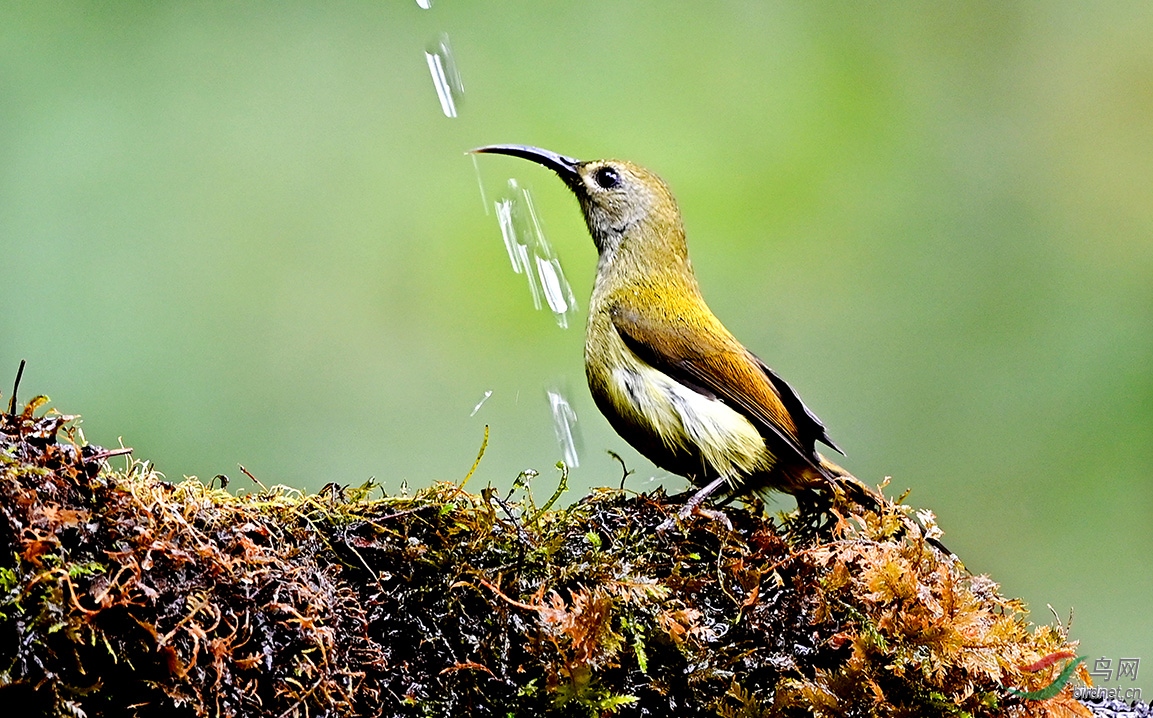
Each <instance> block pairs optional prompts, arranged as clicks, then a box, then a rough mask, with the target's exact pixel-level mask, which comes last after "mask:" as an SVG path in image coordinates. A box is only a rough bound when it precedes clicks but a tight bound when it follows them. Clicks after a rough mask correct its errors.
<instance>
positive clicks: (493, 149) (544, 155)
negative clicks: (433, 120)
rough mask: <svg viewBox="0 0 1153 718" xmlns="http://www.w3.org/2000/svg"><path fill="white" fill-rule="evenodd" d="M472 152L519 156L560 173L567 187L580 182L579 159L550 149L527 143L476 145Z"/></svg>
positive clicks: (574, 185) (573, 186) (575, 185)
mask: <svg viewBox="0 0 1153 718" xmlns="http://www.w3.org/2000/svg"><path fill="white" fill-rule="evenodd" d="M469 152H470V153H472V154H494V155H509V156H510V157H519V158H521V159H522V160H528V161H529V162H536V163H537V164H538V165H543V166H545V167H548V168H549V169H550V170H552V171H553V172H556V173H557V174H558V175H560V178H561V179H562V180H564V183H565V184H567V185H568V186H569V187H572V188H574V189H575V188H576V187H578V186H580V184H581V178H580V173H579V172H577V167H578V166H579V165H580V163H581V162H580V160H577V159H573V158H572V157H566V156H564V155H558V154H557V153H556V152H553V151H551V150H544V149H541V148H540V147H530V146H529V145H487V146H485V147H477V148H476V149H473V150H469Z"/></svg>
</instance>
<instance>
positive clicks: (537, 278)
mask: <svg viewBox="0 0 1153 718" xmlns="http://www.w3.org/2000/svg"><path fill="white" fill-rule="evenodd" d="M493 207H494V209H495V210H496V219H497V224H498V225H499V226H500V234H501V238H502V239H503V240H504V248H505V251H506V252H507V253H508V258H509V262H510V263H511V264H512V269H513V271H514V272H516V273H517V274H524V275H525V279H526V281H527V282H528V288H529V293H530V294H531V295H532V303H533V306H534V307H536V308H537V309H542V308H544V307H545V306H546V305H547V306H548V308H549V310H550V311H551V312H552V314H553V318H554V319H555V320H556V323H557V324H558V325H559V326H560V327H561V328H562V329H567V328H568V325H569V316H570V315H571V314H572V313H573V312H575V311H576V308H577V302H576V295H575V294H573V291H572V286H571V285H569V282H568V279H566V278H565V275H564V270H563V269H562V268H561V264H560V258H558V257H557V255H556V252H555V251H554V250H553V248H552V245H551V244H549V241H548V238H547V237H545V234H544V228H543V227H542V226H541V222H540V218H539V217H538V216H537V212H536V207H535V206H534V205H533V201H532V195H531V194H529V191H528V190H527V189H525V188H523V187H521V186H520V185H519V184H518V183H517V181H516V180H515V179H510V180H509V181H508V189H507V191H506V192H505V193H504V194H503V195H502V196H501V197H500V199H497V200H496V201H494V202H493Z"/></svg>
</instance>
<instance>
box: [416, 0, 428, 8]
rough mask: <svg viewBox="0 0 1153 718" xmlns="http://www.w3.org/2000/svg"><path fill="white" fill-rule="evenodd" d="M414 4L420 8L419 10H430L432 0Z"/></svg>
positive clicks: (422, 0) (423, 0) (418, 1)
mask: <svg viewBox="0 0 1153 718" xmlns="http://www.w3.org/2000/svg"><path fill="white" fill-rule="evenodd" d="M416 4H417V5H419V6H420V9H421V10H431V9H432V0H416Z"/></svg>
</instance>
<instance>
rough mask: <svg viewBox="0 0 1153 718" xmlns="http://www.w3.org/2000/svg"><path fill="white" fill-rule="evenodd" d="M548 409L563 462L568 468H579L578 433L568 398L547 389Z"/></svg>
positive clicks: (558, 392) (555, 389)
mask: <svg viewBox="0 0 1153 718" xmlns="http://www.w3.org/2000/svg"><path fill="white" fill-rule="evenodd" d="M545 393H546V394H547V395H548V404H549V409H550V410H551V411H552V423H553V429H554V430H555V431H556V442H557V444H559V445H560V448H561V454H563V456H564V462H565V463H566V464H568V466H569V467H570V468H571V467H576V466H580V455H579V453H578V447H577V445H578V444H579V443H581V441H580V431H579V428H578V427H577V425H576V424H577V416H576V412H575V411H573V408H572V404H570V403H569V400H568V398H567V397H566V396H565V394H564V393H563V392H562V391H561V390H560V389H558V388H555V387H554V388H552V389H548V390H547V391H546V392H545Z"/></svg>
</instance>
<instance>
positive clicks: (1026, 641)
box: [0, 402, 1087, 717]
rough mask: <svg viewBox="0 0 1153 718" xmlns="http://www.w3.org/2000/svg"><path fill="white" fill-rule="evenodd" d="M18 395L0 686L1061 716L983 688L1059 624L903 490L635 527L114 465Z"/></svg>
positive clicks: (1003, 689)
mask: <svg viewBox="0 0 1153 718" xmlns="http://www.w3.org/2000/svg"><path fill="white" fill-rule="evenodd" d="M38 405H39V404H38V403H37V402H33V404H30V405H29V407H28V408H27V409H26V410H25V411H23V412H21V413H20V414H12V413H9V414H4V415H2V416H0V513H2V515H0V546H2V547H3V550H2V551H0V698H2V699H5V700H30V701H35V702H36V704H37V705H38V706H39V710H40V712H41V713H43V714H45V715H80V714H84V715H88V716H99V715H109V716H113V715H115V716H121V715H180V714H186V715H196V716H202V715H205V716H206V715H245V716H290V715H301V716H304V715H344V716H357V715H366V716H368V715H372V716H377V715H385V716H392V715H395V716H416V715H501V716H506V715H516V716H520V715H558V716H560V715H574V716H580V715H604V714H609V713H615V714H617V715H621V716H627V715H648V716H660V715H677V716H693V715H721V716H731V717H736V716H767V715H774V716H775V715H782V716H810V715H818V716H926V715H968V716H996V715H1013V716H1032V715H1036V716H1042V715H1085V714H1087V713H1086V712H1084V709H1083V708H1081V707H1080V706H1079V704H1076V703H1074V702H1073V701H1072V698H1071V696H1070V692H1069V689H1068V688H1065V689H1064V690H1063V691H1062V692H1060V693H1058V694H1057V695H1056V696H1054V697H1050V698H1047V699H1044V700H1027V699H1023V698H1020V697H1017V696H1015V695H1014V694H1012V693H1011V692H1010V691H1009V690H1008V688H1009V687H1015V688H1017V689H1019V690H1020V691H1035V690H1037V689H1040V688H1042V687H1044V686H1045V685H1047V684H1048V683H1049V682H1051V681H1052V680H1053V678H1054V677H1056V676H1057V675H1058V673H1059V672H1060V670H1061V668H1062V667H1063V665H1064V663H1067V661H1057V660H1046V657H1052V656H1054V655H1061V656H1064V655H1066V654H1062V653H1061V652H1062V651H1064V652H1068V655H1070V656H1071V655H1072V653H1071V651H1072V649H1073V645H1072V644H1070V643H1069V641H1068V637H1067V635H1066V630H1065V628H1064V627H1063V626H1061V625H1056V626H1044V625H1043V626H1031V625H1030V624H1028V623H1027V621H1026V615H1025V611H1024V608H1023V607H1022V606H1021V604H1020V603H1019V602H1018V601H1015V600H1013V599H1009V598H1005V597H1003V596H1001V595H1000V594H999V593H998V591H997V586H996V584H994V583H993V582H992V581H991V580H990V579H988V578H987V577H981V576H972V575H970V574H968V573H967V572H966V571H965V569H964V567H963V566H962V565H961V564H960V563H959V562H957V561H956V560H954V559H951V558H948V557H945V556H943V555H942V554H941V553H940V552H938V551H936V550H934V549H933V548H931V547H930V546H929V545H928V544H927V542H926V541H925V537H924V535H923V531H922V530H921V529H920V527H919V526H918V525H917V524H915V523H913V522H911V521H909V519H908V515H909V513H910V509H908V508H907V507H904V506H900V505H897V506H895V507H894V508H893V509H892V510H891V511H890V512H889V513H888V514H886V515H877V514H875V513H868V514H863V515H857V514H846V515H845V517H844V518H843V519H842V520H841V521H839V522H838V524H837V525H836V526H835V527H833V529H832V530H831V531H823V532H817V534H816V535H814V532H813V531H811V530H808V528H807V527H806V528H805V530H801V528H802V527H800V526H799V524H794V523H793V522H790V521H786V522H785V523H784V524H783V525H782V524H781V523H780V522H779V521H775V520H773V519H770V518H764V517H762V516H759V515H756V514H754V513H753V512H750V511H746V510H730V511H729V512H728V516H729V519H730V520H731V522H732V528H731V529H730V528H728V527H726V526H725V525H724V524H723V523H722V522H720V521H715V520H708V519H693V520H691V521H689V522H688V523H687V524H686V525H685V526H683V527H680V528H678V529H676V530H673V531H670V532H667V533H660V532H658V531H657V530H656V528H657V526H659V525H660V524H661V523H663V522H664V521H665V520H666V519H667V518H668V517H669V515H671V514H673V513H675V512H676V511H677V510H678V509H679V508H680V502H678V501H676V500H669V499H666V497H665V496H664V495H663V494H661V493H659V492H658V493H655V494H651V495H637V494H634V493H630V492H624V491H616V490H601V491H596V492H594V493H593V494H591V495H589V496H587V497H585V498H583V499H581V500H580V501H578V502H577V503H575V504H573V505H572V506H570V507H569V508H567V509H564V510H552V509H551V508H550V507H549V506H548V505H546V506H545V507H543V508H538V507H537V506H536V504H535V503H534V502H533V500H532V496H531V494H530V493H526V489H525V488H524V484H525V482H524V481H522V482H520V484H519V488H518V489H516V491H517V492H518V494H517V495H518V496H519V497H520V498H519V499H517V500H514V499H513V498H512V497H511V496H510V497H501V496H497V495H496V494H495V493H494V492H493V491H492V490H487V489H486V490H485V491H483V492H481V493H480V494H471V493H466V492H464V491H463V490H462V489H461V488H460V487H458V486H456V485H453V484H444V483H442V484H436V485H434V486H432V487H431V488H428V489H424V490H421V491H419V492H417V493H416V494H415V495H414V496H411V497H383V498H371V497H370V494H372V493H373V492H372V487H371V486H365V487H361V488H360V489H347V488H346V489H341V488H340V487H338V486H335V485H330V486H328V487H326V489H325V490H323V491H322V492H321V493H320V494H318V495H313V496H304V495H301V494H300V493H298V492H296V491H293V490H290V489H285V488H282V487H275V488H272V489H267V490H265V489H263V488H262V489H261V490H260V491H258V492H256V493H250V494H245V495H239V496H237V495H232V494H229V493H227V492H226V491H224V490H222V489H213V488H209V487H207V486H205V485H203V484H201V483H200V482H198V481H194V480H191V481H184V482H181V483H179V484H175V485H174V484H170V483H168V482H166V481H164V480H163V478H162V477H160V476H159V475H157V474H156V473H155V472H154V471H153V470H152V469H151V467H150V466H149V465H148V464H147V463H145V462H140V461H136V462H134V463H130V464H129V465H128V467H127V468H126V469H124V470H117V469H114V468H112V466H110V464H109V460H108V459H109V457H108V452H104V451H103V450H101V449H99V448H97V447H90V446H78V442H77V441H76V439H77V436H76V434H75V432H73V431H72V430H70V428H69V427H70V426H72V424H71V423H70V419H71V417H65V416H60V415H57V414H54V413H49V414H47V415H43V416H36V411H37V406H38ZM538 480H539V479H538ZM926 518H927V517H926ZM929 524H930V530H931V529H932V526H931V521H929ZM1030 664H1034V665H1032V666H1031V665H1030ZM1037 665H1042V666H1043V667H1042V668H1040V669H1036V670H1032V671H1026V670H1024V669H1023V668H1022V667H1023V666H1025V667H1031V668H1036V666H1037ZM1062 711H1072V712H1069V713H1062ZM1078 711H1082V712H1078Z"/></svg>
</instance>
